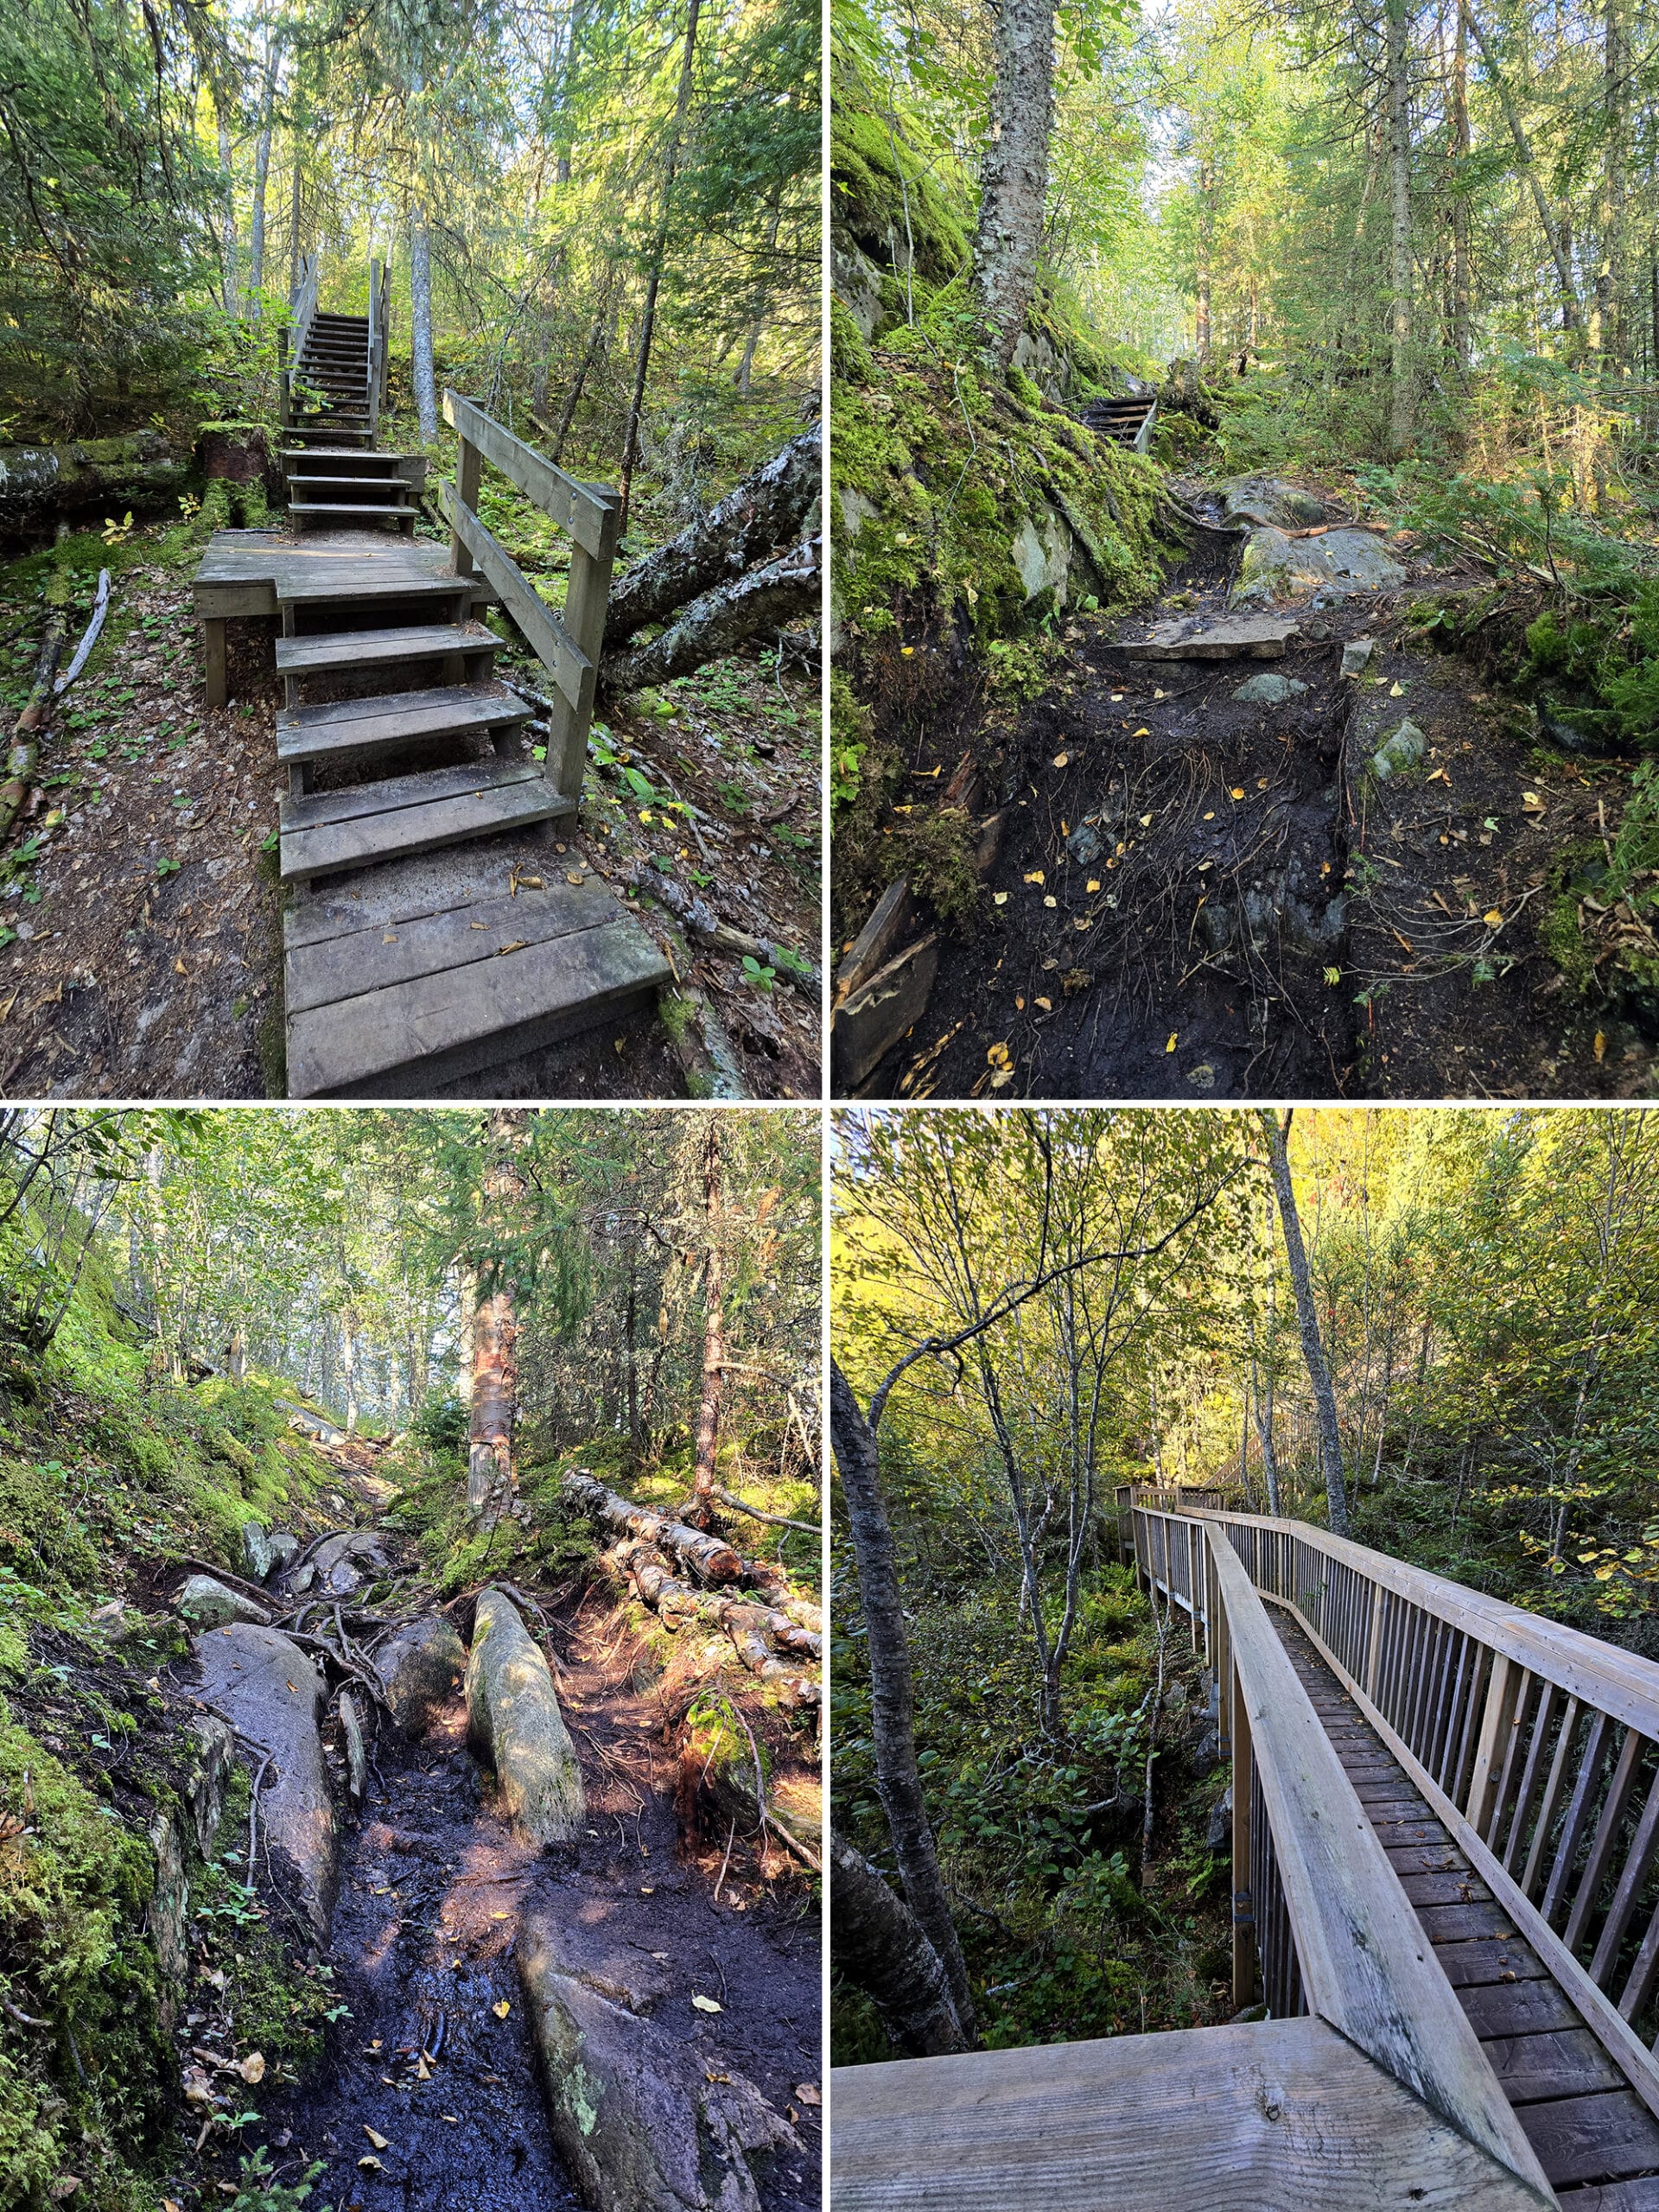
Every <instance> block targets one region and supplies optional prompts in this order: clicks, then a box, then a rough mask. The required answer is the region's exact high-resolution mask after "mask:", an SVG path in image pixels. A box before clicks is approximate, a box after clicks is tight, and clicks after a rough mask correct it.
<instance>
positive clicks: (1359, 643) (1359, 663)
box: [1342, 638, 1376, 676]
mask: <svg viewBox="0 0 1659 2212" xmlns="http://www.w3.org/2000/svg"><path fill="white" fill-rule="evenodd" d="M1374 652H1376V640H1375V639H1371V638H1351V639H1349V640H1348V643H1347V644H1346V645H1344V647H1343V649H1342V672H1343V674H1344V676H1361V675H1363V673H1364V671H1365V669H1366V666H1367V664H1369V662H1370V658H1371V655H1372V654H1373V653H1374Z"/></svg>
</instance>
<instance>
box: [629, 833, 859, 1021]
mask: <svg viewBox="0 0 1659 2212" xmlns="http://www.w3.org/2000/svg"><path fill="white" fill-rule="evenodd" d="M626 881H627V882H629V883H631V884H632V886H633V888H634V889H635V890H636V891H637V892H639V893H641V894H642V895H644V896H645V897H648V898H652V899H660V900H661V901H662V903H663V905H664V906H666V907H667V908H668V911H669V912H670V913H671V914H672V915H673V916H674V918H675V919H676V920H677V921H678V922H681V923H683V925H684V926H685V928H686V929H688V930H689V931H690V933H691V935H692V936H693V937H695V938H700V939H701V940H702V943H703V944H709V945H712V946H713V947H714V949H715V951H716V952H727V953H730V954H731V955H732V957H734V959H741V958H743V957H745V956H746V955H747V957H749V958H750V959H752V960H757V961H760V962H762V963H765V965H766V966H767V967H769V968H772V969H775V970H776V971H777V972H778V974H779V976H781V977H782V979H783V980H784V982H786V983H791V984H793V986H794V988H796V989H797V990H798V991H799V992H800V994H801V995H802V997H803V998H805V999H809V1000H810V1001H811V1002H812V1004H813V1005H814V1006H815V1007H816V1006H817V1003H818V1001H819V999H820V997H821V995H822V994H823V984H822V982H820V980H819V976H818V971H817V969H816V968H815V967H814V966H813V965H812V963H811V962H810V960H808V959H807V958H805V957H804V955H803V954H801V953H799V952H797V951H796V950H794V949H793V947H792V946H790V945H785V944H779V942H778V941H777V940H776V939H775V938H766V937H753V936H751V934H750V933H749V931H747V930H740V929H734V928H733V926H732V925H731V924H730V923H729V922H723V921H721V918H720V916H719V915H718V914H717V913H715V910H714V908H713V907H712V906H710V905H709V902H708V900H707V899H701V898H699V897H698V895H697V893H696V892H695V891H691V890H689V889H688V888H687V887H686V886H685V885H684V884H683V883H680V882H678V881H677V880H676V879H675V878H674V877H673V876H671V875H664V874H663V873H662V871H661V870H660V869H659V868H641V867H634V868H630V869H629V870H628V872H627V875H626Z"/></svg>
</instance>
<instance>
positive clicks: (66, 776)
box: [0, 525, 820, 1099]
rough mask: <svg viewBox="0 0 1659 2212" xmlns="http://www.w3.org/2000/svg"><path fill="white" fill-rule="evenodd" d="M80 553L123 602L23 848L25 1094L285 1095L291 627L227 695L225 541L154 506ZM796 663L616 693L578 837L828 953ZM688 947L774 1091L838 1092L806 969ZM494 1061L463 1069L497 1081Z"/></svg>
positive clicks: (34, 603) (15, 866)
mask: <svg viewBox="0 0 1659 2212" xmlns="http://www.w3.org/2000/svg"><path fill="white" fill-rule="evenodd" d="M67 550H68V554H69V556H70V558H71V560H72V563H73V568H74V569H75V572H76V574H77V575H80V574H86V575H95V574H96V571H97V568H98V566H99V562H100V560H103V561H107V563H108V564H109V566H110V567H111V571H112V582H113V603H112V607H111V615H110V618H109V620H108V622H107V624H106V626H105V632H104V634H103V636H102V637H101V638H100V639H99V643H98V645H97V646H96V647H95V648H94V650H93V652H92V658H91V659H90V661H89V662H88V664H87V666H86V671H85V672H84V673H83V674H82V675H81V676H80V677H78V679H77V680H76V683H75V684H74V686H73V689H72V690H70V691H69V692H67V694H66V695H65V696H64V699H63V701H62V703H61V705H60V707H59V709H57V712H56V714H55V715H54V728H53V729H52V731H51V732H50V734H48V738H47V740H46V742H45V743H44V744H43V746H42V747H41V764H40V779H39V781H38V783H37V785H36V787H35V791H34V793H33V794H32V796H31V799H30V802H29V809H28V811H27V813H26V815H25V817H24V818H23V819H22V822H21V823H19V825H18V828H17V829H16V832H14V836H13V838H12V841H11V842H10V848H9V849H8V850H7V851H6V852H5V854H4V855H0V1096H37V1097H54V1098H63V1097H105V1096H118V1097H135V1096H136V1097H175V1098H191V1097H219V1098H262V1097H267V1096H277V1097H280V1096H284V1095H285V1084H284V1080H283V986H282V922H281V918H282V900H283V893H281V891H280V889H279V887H278V886H277V880H276V874H275V858H274V844H275V836H276V829H277V806H278V803H279V801H280V799H281V798H282V796H283V792H284V791H286V788H287V777H286V772H284V771H283V770H280V769H279V768H278V766H277V755H276V736H275V716H276V712H277V707H278V706H279V705H280V703H281V696H282V695H281V687H280V684H279V682H278V679H277V675H276V672H275V668H274V664H273V660H272V655H271V647H270V639H271V637H272V635H273V634H274V632H275V628H276V624H275V621H274V620H249V621H245V622H232V624H230V625H229V632H230V693H231V696H230V700H229V703H228V704H227V705H226V707H224V708H222V709H211V710H210V709H207V707H206V706H205V705H204V703H203V677H204V671H203V662H202V651H201V633H200V628H199V626H198V625H197V624H196V622H195V620H194V611H193V606H192V601H191V595H190V592H189V588H188V587H189V579H190V576H191V575H192V574H193V573H194V568H195V565H196V563H197V560H198V558H199V556H200V540H199V538H198V537H194V536H193V535H192V534H191V533H190V532H188V531H184V530H181V528H179V527H178V526H177V525H175V526H174V527H173V528H172V529H170V530H163V529H162V528H160V527H158V526H153V525H150V526H146V525H139V526H137V527H136V528H135V529H134V530H133V531H132V532H131V533H130V537H129V538H127V539H125V540H124V541H122V542H121V543H119V544H118V546H117V547H115V548H112V549H110V550H106V549H105V547H104V545H103V544H102V543H101V542H100V541H99V539H98V538H97V537H92V536H86V537H82V538H79V539H72V540H70V541H69V542H68V549H67ZM45 557H46V556H41V555H38V554H37V555H34V556H26V557H24V558H22V559H20V560H16V561H14V562H12V563H10V564H7V565H4V566H0V640H3V641H4V642H3V643H0V705H5V706H10V707H12V708H15V707H16V706H17V705H19V704H21V702H22V697H23V696H25V695H26V693H27V690H28V688H29V671H30V670H31V668H32V664H33V660H34V655H35V645H36V643H37V640H38V636H39V625H40V615H39V594H40V589H41V582H42V577H43V569H44V563H45ZM493 621H494V626H496V627H497V628H498V629H499V630H501V631H502V632H503V634H511V633H510V626H508V625H507V624H506V623H505V620H503V618H501V617H500V616H499V615H495V616H493ZM76 626H77V625H76V624H75V623H74V622H73V621H72V624H71V628H72V631H73V629H74V628H75V627H76ZM511 642H512V649H510V650H509V651H508V652H505V653H504V654H502V655H501V657H500V662H501V672H502V673H503V674H506V675H510V676H512V677H514V678H515V679H516V680H518V681H520V682H524V683H528V684H530V685H531V686H532V687H534V686H536V685H537V684H539V683H541V682H543V676H542V672H541V671H540V666H539V664H538V663H537V662H535V661H534V660H533V659H532V658H531V656H530V655H529V654H528V653H527V652H524V650H523V649H522V647H521V646H520V645H519V641H518V639H517V637H516V634H512V639H511ZM776 660H777V657H776V655H772V656H771V657H770V658H768V659H765V660H763V659H762V658H760V656H758V655H757V656H734V657H733V658H730V659H728V660H725V661H721V662H718V663H715V664H714V665H712V666H711V667H709V668H707V669H704V670H702V671H699V672H698V673H697V674H696V675H695V676H693V677H684V678H681V679H678V680H677V681H676V682H674V683H670V684H667V685H665V686H664V687H663V688H662V690H659V691H643V692H639V693H637V694H634V695H632V696H629V697H627V698H625V699H621V700H618V701H615V702H612V704H611V707H610V709H609V712H610V720H609V723H608V725H603V724H596V725H595V740H596V741H597V743H596V747H595V748H594V750H595V751H596V753H598V754H599V755H602V756H604V762H605V764H604V765H603V766H600V765H597V764H596V762H590V767H589V773H588V785H587V789H586V791H585V793H584V797H583V804H582V816H581V820H580V823H579V824H578V825H577V827H576V829H575V830H574V831H573V832H571V833H570V836H569V842H568V846H567V845H566V844H564V843H561V844H560V845H559V846H558V848H557V850H558V851H560V852H564V851H566V850H569V851H571V852H572V854H573V856H575V857H579V858H581V859H583V860H585V861H587V862H588V864H589V865H590V866H591V867H592V868H594V869H595V870H596V871H597V872H598V873H600V874H602V875H604V876H606V877H607V878H608V879H612V880H615V881H616V882H617V883H618V886H619V887H620V888H623V889H625V890H626V887H627V884H628V880H629V878H630V876H631V874H633V873H635V872H638V871H643V870H651V869H653V868H661V869H663V870H664V871H665V872H666V873H669V874H674V875H676V876H678V877H679V878H681V879H682V880H685V881H687V882H689V883H690V884H692V885H694V886H696V887H697V888H698V889H699V890H700V891H701V892H702V895H703V896H704V897H705V898H706V899H709V901H710V902H711V903H713V904H714V905H715V906H716V907H717V908H718V909H719V910H720V911H721V914H722V917H723V918H725V919H727V920H728V921H730V922H731V923H733V924H734V925H736V926H738V927H739V928H741V929H742V930H744V931H747V932H748V933H749V934H751V935H755V936H761V937H766V938H771V939H775V940H779V941H781V942H782V943H784V944H789V945H791V946H797V947H799V948H800V949H801V950H803V952H804V954H805V955H806V957H809V958H810V957H813V951H814V948H815V947H816V944H817V936H818V849H819V827H818V805H819V799H818V794H819V775H820V768H819V758H818V755H819V741H818V727H819V717H818V710H817V678H816V676H815V675H813V674H812V673H811V672H810V671H799V670H793V669H785V668H779V666H777V665H776ZM611 755H614V760H612V759H611V758H610V756H611ZM630 767H632V769H633V770H634V772H636V773H638V774H642V775H643V776H644V778H645V779H646V780H647V782H648V784H649V785H650V786H651V788H652V790H654V789H655V788H656V787H657V785H658V784H660V785H663V786H664V791H665V793H667V794H669V795H671V796H674V797H677V798H679V799H681V800H683V802H684V803H685V804H686V805H687V806H689V807H690V808H693V809H695V810H696V813H695V814H694V815H693V816H691V817H690V824H691V827H690V831H689V833H688V832H687V831H686V830H685V829H683V828H676V826H675V824H674V823H673V821H672V820H671V817H668V816H666V815H664V814H660V813H655V814H654V813H653V812H652V809H651V807H650V806H649V805H648V804H647V805H645V806H644V807H643V808H642V806H641V805H640V804H639V796H638V791H639V787H638V785H631V783H630V782H629V780H628V779H626V776H625V773H624V772H625V771H626V769H628V768H630ZM630 904H631V905H635V906H638V907H639V910H640V912H641V915H642V918H643V919H644V920H645V923H646V925H647V926H648V927H650V928H651V929H652V931H653V933H654V934H656V935H657V936H658V938H659V939H660V940H663V941H665V942H670V943H674V942H675V941H676V937H677V933H676V931H675V929H674V925H673V924H672V921H671V918H670V917H668V916H667V914H666V913H665V912H663V911H662V910H660V909H658V907H657V906H655V904H654V903H653V902H650V901H647V900H640V899H637V898H635V897H633V896H632V895H630ZM671 957H672V958H673V959H674V962H675V965H676V968H677V972H678V974H679V975H680V977H681V980H682V982H696V984H697V985H698V986H699V987H700V988H702V990H703V991H704V993H705V994H706V995H707V996H708V997H709V1000H710V1001H711V1002H712V1004H713V1007H714V1008H715V1012H716V1014H717V1015H718V1016H719V1018H720V1020H721V1024H722V1026H723V1027H724V1028H725V1030H726V1032H727V1033H728V1036H729V1037H730V1039H731V1040H732V1043H733V1046H734V1051H735V1054H736V1058H737V1060H738V1063H739V1065H740V1068H741V1072H742V1074H743V1076H744V1078H745V1081H746V1084H747V1088H748V1089H749V1090H751V1091H752V1092H753V1094H754V1095H756V1096H783V1097H804V1096H816V1095H817V1084H818V1076H817V1065H818V1061H817V1049H818V1048H817V1028H818V1021H817V1001H816V999H811V1000H809V999H808V998H807V997H806V996H804V995H803V994H801V993H799V992H798V991H795V990H792V989H791V988H788V987H787V986H786V985H785V983H784V982H782V980H781V979H779V980H777V981H776V982H766V981H765V980H764V979H763V980H762V981H760V982H755V981H754V980H753V979H752V978H750V977H749V976H746V974H745V972H744V970H743V967H742V963H741V961H738V960H734V959H732V958H728V957H724V956H721V955H720V954H717V953H716V954H706V953H703V952H699V953H698V954H697V955H696V958H695V960H693V959H691V958H690V956H689V955H688V953H687V951H686V949H685V946H684V942H683V939H678V940H677V950H674V951H673V952H672V953H671ZM478 1080H479V1079H478V1078H472V1079H470V1080H469V1082H468V1083H467V1084H457V1085H454V1086H451V1087H450V1090H452V1091H453V1093H454V1095H456V1096H472V1095H475V1093H476V1086H477V1082H478ZM488 1080H489V1090H490V1095H491V1096H503V1097H526V1098H531V1097H559V1098H572V1099H583V1098H618V1097H676V1096H683V1093H684V1090H685V1079H684V1076H683V1072H682V1070H681V1067H680V1065H679V1062H678V1060H677V1058H676V1056H675V1054H674V1052H673V1051H672V1049H671V1045H670V1042H669V1039H668V1037H667V1034H666V1033H665V1032H664V1029H663V1027H662V1026H661V1024H660V1023H659V1022H658V1021H656V1020H652V1019H649V1018H646V1019H638V1020H633V1021H632V1022H630V1023H627V1024H625V1025H623V1026H622V1027H621V1028H620V1033H617V1034H613V1033H612V1031H611V1029H609V1028H601V1029H599V1030H594V1031H590V1032H588V1033H587V1034H585V1035H583V1036H581V1037H577V1038H574V1039H569V1040H568V1041H566V1042H564V1043H563V1044H559V1045H556V1046H550V1047H547V1048H544V1049H543V1050H542V1051H539V1052H535V1053H531V1054H526V1055H524V1056H522V1057H521V1058H519V1059H518V1060H515V1061H511V1062H508V1063H506V1064H505V1065H503V1066H502V1067H500V1068H499V1069H493V1070H492V1071H490V1074H489V1078H488ZM437 1095H449V1093H448V1092H446V1091H442V1090H441V1091H440V1092H439V1093H438V1094H437Z"/></svg>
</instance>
